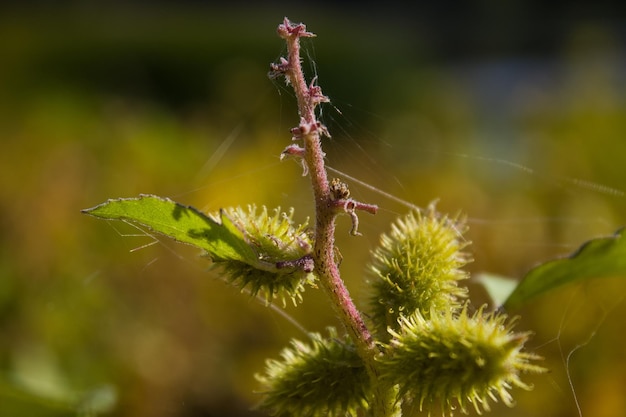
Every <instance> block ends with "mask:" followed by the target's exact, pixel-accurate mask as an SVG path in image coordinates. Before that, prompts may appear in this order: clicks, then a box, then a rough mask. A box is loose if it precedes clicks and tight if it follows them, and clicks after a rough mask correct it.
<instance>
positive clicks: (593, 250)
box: [503, 229, 626, 310]
mask: <svg viewBox="0 0 626 417" xmlns="http://www.w3.org/2000/svg"><path fill="white" fill-rule="evenodd" d="M624 230H625V229H620V230H619V231H617V233H615V234H614V235H613V236H610V237H604V238H599V239H593V240H590V241H588V242H586V243H585V244H583V245H582V246H581V247H580V248H579V249H578V250H577V251H576V252H575V253H573V254H572V255H570V256H568V257H567V258H563V259H557V260H554V261H550V262H546V263H544V264H542V265H539V266H537V267H535V268H533V269H532V270H530V271H529V272H528V274H526V276H525V277H524V279H523V280H522V281H521V282H520V284H519V285H518V286H517V288H516V289H515V290H514V291H513V293H512V294H511V295H510V296H509V297H508V298H507V300H506V301H505V303H504V304H503V307H504V308H506V309H507V310H510V309H515V308H518V307H520V306H521V305H522V304H523V303H525V302H526V301H528V300H529V299H531V298H533V297H536V296H538V295H540V294H543V293H545V292H547V291H549V290H551V289H554V288H557V287H560V286H562V285H565V284H569V283H571V282H575V281H579V280H583V279H590V278H601V277H614V276H622V277H626V237H624Z"/></svg>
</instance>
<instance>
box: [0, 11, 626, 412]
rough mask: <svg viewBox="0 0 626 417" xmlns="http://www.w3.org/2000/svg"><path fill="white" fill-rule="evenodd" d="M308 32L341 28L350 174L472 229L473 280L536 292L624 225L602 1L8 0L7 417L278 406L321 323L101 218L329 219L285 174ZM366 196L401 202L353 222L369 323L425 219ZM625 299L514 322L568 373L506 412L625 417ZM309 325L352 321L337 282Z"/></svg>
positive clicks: (569, 293) (325, 46)
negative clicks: (373, 286)
mask: <svg viewBox="0 0 626 417" xmlns="http://www.w3.org/2000/svg"><path fill="white" fill-rule="evenodd" d="M285 15H287V16H289V17H290V18H291V19H292V20H294V21H304V22H305V23H306V24H307V25H308V28H309V29H310V30H311V31H313V32H315V33H317V34H318V38H316V39H315V40H313V41H309V42H305V45H304V50H305V52H306V58H307V59H308V58H310V59H312V60H313V63H314V64H310V63H308V62H307V63H306V64H305V66H306V68H307V71H308V72H309V74H310V75H314V74H317V75H318V76H319V84H320V85H321V86H322V87H323V90H324V92H325V93H326V94H327V95H329V96H330V98H331V99H332V105H328V106H325V107H324V108H323V109H322V119H323V121H324V122H325V123H326V124H327V125H328V127H329V129H330V130H331V133H332V134H333V138H332V139H331V140H328V141H326V143H325V145H326V148H325V149H326V153H327V155H328V162H329V164H330V166H331V167H333V168H335V169H339V170H341V171H343V172H346V173H348V174H350V175H352V176H354V177H357V178H358V179H360V180H361V181H364V182H366V183H368V184H371V185H372V186H373V187H375V188H377V189H380V190H383V191H385V192H388V193H391V194H393V195H394V196H396V197H398V198H401V199H403V200H407V201H410V202H412V203H415V204H417V205H421V206H424V205H426V204H428V203H429V202H431V201H433V200H435V199H439V202H438V208H439V209H440V210H441V211H443V212H449V213H452V214H455V213H458V212H461V213H464V214H465V215H466V216H467V217H468V219H469V223H470V232H469V233H468V239H470V240H472V241H473V245H472V246H471V251H472V253H473V256H474V258H475V262H474V263H472V264H471V265H470V268H469V269H470V270H471V271H472V272H473V273H477V272H481V271H489V272H492V273H497V274H501V275H505V276H511V277H516V278H518V277H521V276H522V275H523V274H524V272H525V271H526V270H528V269H529V268H530V267H531V266H533V265H534V264H536V263H537V262H540V261H543V260H547V259H550V258H552V257H554V256H557V255H562V254H566V253H569V252H571V251H573V250H574V249H575V248H576V247H578V246H579V245H580V244H581V243H582V242H583V241H584V240H586V239H589V238H592V237H595V236H599V235H606V234H609V233H612V232H613V231H615V230H616V229H617V228H619V227H620V226H621V225H624V224H626V219H625V217H626V216H625V215H624V207H625V203H626V200H625V196H624V192H623V190H624V189H625V187H624V183H625V181H626V169H624V167H625V165H626V163H625V162H626V152H625V151H626V137H625V135H626V55H625V49H624V47H625V40H626V37H625V32H624V16H623V15H620V13H619V11H618V10H613V9H611V8H610V7H608V6H605V5H604V4H603V3H597V4H595V6H593V7H591V6H586V5H585V3H584V2H574V3H572V4H570V6H568V7H567V8H563V9H550V7H549V6H545V5H544V6H541V7H540V6H537V5H533V4H532V3H527V2H520V1H513V2H504V3H503V4H500V3H497V2H485V1H483V2H475V3H471V4H466V5H464V6H462V7H460V6H454V5H453V3H451V2H443V3H437V4H426V3H424V4H422V3H416V4H413V5H412V6H410V8H407V6H402V5H401V4H395V3H393V2H391V3H389V2H385V3H384V4H376V3H374V2H372V3H368V2H358V3H357V2H354V3H352V2H344V3H332V2H326V3H325V2H318V3H316V4H311V5H309V6H308V7H296V6H295V5H293V4H291V5H283V4H280V2H273V3H267V4H266V5H264V6H259V5H256V3H250V4H247V3H242V2H230V3H229V5H228V7H227V6H225V5H219V6H218V5H213V4H212V3H207V2H202V1H190V2H177V3H176V4H175V5H174V3H173V2H172V3H167V2H154V3H151V2H140V1H137V2H107V4H106V7H105V6H104V5H103V4H101V3H99V2H88V1H87V2H79V1H76V2H36V3H16V4H14V5H13V6H6V5H5V6H2V9H1V10H0V140H1V145H0V146H1V147H0V226H1V232H2V233H1V235H0V236H1V237H0V415H1V416H42V417H43V416H46V417H47V416H74V415H80V416H82V415H100V414H103V415H111V416H137V417H143V416H146V417H147V416H150V417H154V416H156V417H158V416H189V417H191V416H253V415H258V413H256V412H254V411H251V408H252V407H253V406H254V404H255V403H256V402H257V400H258V398H257V397H256V395H255V394H254V390H255V388H256V383H255V380H254V377H253V375H254V374H255V373H259V372H261V371H262V369H263V366H264V359H265V358H267V357H277V356H278V353H279V351H280V349H281V347H282V346H284V345H286V344H287V343H288V341H289V340H290V338H292V337H298V338H301V339H302V338H304V337H305V336H304V335H303V334H302V333H301V331H300V330H298V328H297V327H296V326H294V325H293V324H291V323H290V322H289V321H287V320H285V319H284V318H283V317H281V316H280V315H279V314H277V313H276V312H274V311H273V310H272V309H270V308H267V307H265V306H263V305H262V304H260V303H258V302H256V301H255V300H253V299H250V297H249V296H246V295H241V294H239V292H238V291H237V290H236V289H234V288H231V287H229V286H227V285H226V284H224V283H223V282H222V281H221V280H220V279H219V277H218V276H215V275H214V274H213V273H212V272H210V271H208V270H207V269H208V265H207V263H206V261H205V260H204V259H202V258H201V257H200V256H199V254H198V252H197V251H195V250H193V249H192V248H189V247H184V246H179V245H175V244H173V243H172V242H169V241H167V240H166V239H161V238H158V237H157V238H156V239H158V241H156V244H153V243H154V242H155V239H153V238H150V237H147V236H145V234H144V233H143V232H141V231H138V230H136V229H132V228H130V227H128V226H127V225H125V224H117V223H106V222H101V221H96V220H94V219H93V218H89V217H86V216H83V215H81V214H80V209H83V208H87V207H91V206H94V205H96V204H98V203H101V202H103V201H105V200H106V199H107V198H110V197H131V196H136V195H138V194H139V193H153V194H158V195H161V196H168V197H171V198H173V199H175V200H177V201H180V202H182V203H186V204H192V205H194V206H196V207H198V208H201V209H204V210H207V211H213V210H217V209H219V208H220V207H223V206H227V205H238V204H241V205H245V204H249V203H256V204H257V205H267V206H268V207H275V206H282V207H283V208H287V207H290V206H294V207H296V209H297V211H296V214H297V217H298V218H299V219H300V220H301V221H304V219H305V218H306V216H309V215H311V213H312V211H311V200H310V191H309V189H308V180H307V178H304V177H302V176H301V170H300V168H299V166H297V165H296V164H295V163H293V162H283V163H281V162H279V160H278V155H279V154H280V152H281V151H282V150H283V148H284V147H285V146H286V145H288V144H289V143H290V134H289V129H290V128H291V127H293V126H295V124H296V123H297V117H296V110H295V106H294V100H293V97H292V94H291V93H290V92H289V90H288V89H286V88H285V86H284V85H283V83H282V82H279V81H270V80H269V79H268V78H267V76H266V74H267V71H268V67H269V63H270V62H273V61H276V60H277V59H278V57H280V56H281V54H282V53H284V46H283V44H282V43H281V41H280V39H278V37H277V36H276V35H275V29H276V26H277V25H278V24H279V23H280V22H281V20H282V18H283V16H285ZM348 182H349V184H350V185H351V190H352V193H353V196H355V197H356V198H359V199H361V200H363V201H366V202H370V203H377V204H379V205H380V207H381V211H380V213H379V214H378V215H376V216H375V217H372V216H368V215H362V216H361V227H360V230H361V232H362V233H363V236H361V237H358V238H354V237H351V236H349V235H348V230H349V227H350V225H349V221H348V219H341V220H342V221H341V222H340V225H339V230H338V234H339V235H338V242H337V243H338V247H339V249H340V251H341V254H342V256H343V263H342V265H341V269H342V272H343V274H344V277H345V278H346V280H347V282H348V285H349V287H350V290H351V292H352V294H353V296H354V298H355V299H356V301H357V303H359V304H360V305H361V306H363V305H364V304H365V302H366V300H367V285H366V281H365V278H364V264H365V263H366V262H367V259H368V253H369V250H371V249H372V248H373V247H374V246H375V245H376V243H377V241H378V236H379V234H380V233H381V232H384V231H386V230H387V228H388V225H389V223H390V222H391V221H392V220H393V219H395V217H396V216H398V215H400V214H404V213H405V212H406V211H407V210H408V209H407V208H406V207H404V206H402V205H401V204H398V203H397V202H395V201H393V200H391V199H389V198H386V197H385V196H383V195H381V194H380V193H377V192H374V191H373V190H371V189H368V188H367V187H364V186H362V185H359V184H358V183H355V182H354V181H352V182H350V181H348ZM134 249H136V250H134ZM469 285H470V287H471V291H472V294H473V297H472V298H473V300H474V302H475V304H477V305H478V304H480V303H482V302H484V301H485V300H486V298H485V297H484V293H483V291H482V289H481V288H480V287H478V286H477V285H474V284H473V283H469ZM625 294H626V286H625V285H624V283H623V280H622V279H619V278H616V279H614V280H613V279H604V280H595V281H591V282H588V283H584V284H580V285H577V286H571V287H568V288H565V289H562V290H559V291H556V292H554V293H552V294H550V295H547V296H545V297H542V298H540V299H538V300H537V301H536V302H533V303H531V304H530V305H529V306H528V308H526V309H525V310H523V311H520V312H516V313H519V314H520V315H521V316H522V319H521V321H520V324H519V327H518V328H519V329H523V330H532V331H533V332H534V333H535V336H534V338H533V339H532V346H531V347H532V348H533V349H535V350H536V351H537V352H538V353H539V354H541V355H543V356H545V357H546V365H547V366H548V367H549V368H550V369H551V373H550V374H548V375H543V376H538V377H532V378H530V379H529V381H530V382H532V383H534V384H535V390H534V391H532V392H529V393H528V392H520V391H516V392H514V396H515V397H516V399H517V400H518V406H517V407H516V408H514V409H508V408H506V407H504V406H496V407H495V408H494V411H493V412H492V413H491V415H494V416H499V415H507V416H571V415H578V411H577V403H578V404H579V406H580V408H581V409H582V412H583V413H584V415H585V416H587V417H591V416H621V415H623V412H624V410H626V399H625V397H624V395H623V390H624V388H623V387H624V386H626V359H625V358H624V355H623V346H624V343H625V341H626V340H625V337H624V335H625V334H626V332H625V330H626V327H625V326H624V322H623V320H622V317H623V316H624V314H625V313H626V311H625V310H626V308H625V305H624V302H623V297H624V295H625ZM287 311H288V313H289V314H290V315H291V316H292V317H293V318H294V319H295V320H297V321H298V322H299V323H300V324H301V325H302V326H304V327H305V328H306V329H307V330H309V331H323V330H324V328H325V327H326V326H328V325H336V322H335V321H334V319H333V317H332V314H331V312H330V311H329V305H328V304H327V302H326V301H325V300H324V299H323V298H322V297H320V294H316V293H315V292H314V291H309V292H308V294H306V297H305V302H304V304H303V305H302V306H301V307H299V308H298V309H294V308H292V307H288V308H287ZM568 371H569V376H568ZM570 382H571V384H572V385H573V386H574V390H575V396H576V397H574V395H573V394H572V391H571V389H570ZM575 398H576V399H575Z"/></svg>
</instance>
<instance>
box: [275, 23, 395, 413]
mask: <svg viewBox="0 0 626 417" xmlns="http://www.w3.org/2000/svg"><path fill="white" fill-rule="evenodd" d="M278 34H279V35H280V36H281V37H282V38H283V39H285V41H286V43H287V50H288V57H287V59H286V60H285V59H282V60H281V62H280V64H275V65H273V66H272V70H273V72H274V73H276V74H278V73H281V74H283V75H284V76H285V77H286V79H287V81H288V82H289V83H291V85H292V87H293V89H294V92H295V95H296V98H297V101H298V113H299V115H300V125H299V126H298V127H297V128H295V129H293V133H294V137H295V138H298V139H302V141H303V143H304V152H303V155H302V157H303V158H304V161H305V164H306V167H307V168H308V172H309V174H310V177H311V186H312V188H313V195H314V198H315V244H314V249H313V259H314V264H315V273H316V275H317V276H318V277H319V280H320V282H321V287H322V288H323V290H324V291H325V292H326V294H327V295H328V297H329V299H330V300H331V302H332V304H333V307H334V309H335V311H336V313H337V315H338V317H339V319H340V320H341V322H342V323H343V325H344V326H345V328H346V329H347V331H348V333H349V335H350V337H351V339H352V341H353V342H354V344H355V346H356V349H357V352H358V354H359V356H360V357H361V359H362V360H363V362H364V364H365V366H366V368H367V372H368V375H369V377H370V380H371V384H372V387H373V389H374V394H373V395H374V398H372V399H371V400H372V401H371V403H370V407H371V412H372V414H373V415H374V416H376V417H387V416H394V415H399V410H398V408H399V407H398V406H397V404H395V395H394V390H393V388H392V387H388V386H386V384H382V383H381V382H380V379H379V371H378V366H377V364H376V357H377V356H378V355H379V354H380V353H381V352H380V350H379V349H378V347H377V346H376V343H375V340H374V338H373V337H372V334H371V333H370V331H369V330H368V328H367V326H366V325H365V322H364V321H363V318H362V317H361V314H360V312H359V311H358V310H357V308H356V306H355V305H354V302H353V301H352V298H351V297H350V294H349V293H348V289H347V288H346V286H345V284H344V282H343V280H342V279H341V276H340V273H339V269H338V267H337V264H336V262H335V218H336V216H337V214H338V211H337V208H336V205H335V204H334V202H335V201H336V200H335V199H334V197H333V195H332V193H331V190H330V187H329V182H328V176H327V173H326V167H325V164H324V152H323V151H322V146H321V140H320V134H321V133H326V129H325V128H324V127H323V125H322V124H321V123H320V122H319V121H318V120H317V117H316V115H315V107H316V106H317V105H318V104H319V103H321V102H324V101H328V98H327V97H325V96H324V95H322V93H321V89H320V88H319V87H318V86H316V85H314V82H313V83H311V85H309V86H307V83H306V81H305V78H304V73H303V71H302V65H301V59H300V38H301V37H313V36H315V35H313V34H312V33H310V32H307V31H306V28H305V26H304V25H303V24H293V23H291V22H290V21H289V20H288V19H287V18H285V20H284V22H283V24H281V25H279V27H278ZM370 207H372V206H370ZM374 211H375V210H374Z"/></svg>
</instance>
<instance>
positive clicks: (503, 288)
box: [473, 272, 518, 306]
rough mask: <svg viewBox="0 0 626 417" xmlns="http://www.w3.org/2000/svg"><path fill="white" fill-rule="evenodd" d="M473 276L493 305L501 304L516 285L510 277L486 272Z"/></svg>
mask: <svg viewBox="0 0 626 417" xmlns="http://www.w3.org/2000/svg"><path fill="white" fill-rule="evenodd" d="M473 278H474V281H476V282H477V283H479V284H482V286H483V287H484V288H485V291H487V294H488V295H489V297H491V301H492V302H493V305H495V306H500V305H502V304H503V303H504V301H505V300H506V299H507V298H508V297H509V296H510V295H511V294H512V293H513V291H514V290H515V288H516V287H517V285H518V282H517V281H516V280H514V279H512V278H509V277H503V276H501V275H496V274H490V273H486V272H483V273H480V274H477V275H476V276H474V277H473Z"/></svg>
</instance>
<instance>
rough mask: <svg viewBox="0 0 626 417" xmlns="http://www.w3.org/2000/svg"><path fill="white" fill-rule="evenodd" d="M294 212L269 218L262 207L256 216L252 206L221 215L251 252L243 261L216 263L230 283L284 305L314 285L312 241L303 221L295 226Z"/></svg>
mask: <svg viewBox="0 0 626 417" xmlns="http://www.w3.org/2000/svg"><path fill="white" fill-rule="evenodd" d="M293 212H294V211H293V209H291V210H290V211H289V213H283V212H281V211H280V208H277V209H275V210H274V214H273V215H270V214H269V213H268V211H267V208H265V207H263V208H262V210H261V212H260V213H257V209H256V207H255V206H253V205H251V206H248V209H247V210H244V209H242V208H240V207H237V208H228V209H224V210H223V213H222V216H227V217H228V219H229V220H230V221H231V222H232V224H233V225H234V226H235V227H236V228H237V229H238V230H239V231H240V232H241V234H242V235H243V240H244V242H245V244H246V245H247V246H248V248H246V250H247V251H249V252H250V253H251V255H250V256H249V257H248V258H246V259H244V261H238V260H226V261H221V262H220V261H219V260H218V262H217V264H218V265H220V266H221V267H222V268H223V271H224V272H225V276H226V277H227V278H228V279H229V280H230V281H231V282H233V283H235V284H237V285H239V286H240V287H241V288H248V289H249V290H250V292H251V293H252V294H253V295H256V294H257V293H261V294H262V295H263V296H264V297H265V299H266V300H267V301H268V302H270V301H272V300H273V299H276V298H278V299H280V300H281V301H282V302H283V304H285V302H286V300H287V299H291V300H292V301H293V303H294V304H295V303H296V302H298V301H301V300H302V295H301V294H302V292H303V291H304V289H305V286H306V285H307V284H308V285H314V280H315V277H314V275H313V274H312V271H313V261H312V259H311V257H310V254H311V248H312V242H311V238H310V237H309V235H308V233H307V223H306V222H305V223H304V224H302V225H299V226H294V223H293V220H292V218H293ZM250 249H251V250H250ZM249 258H251V259H249Z"/></svg>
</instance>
